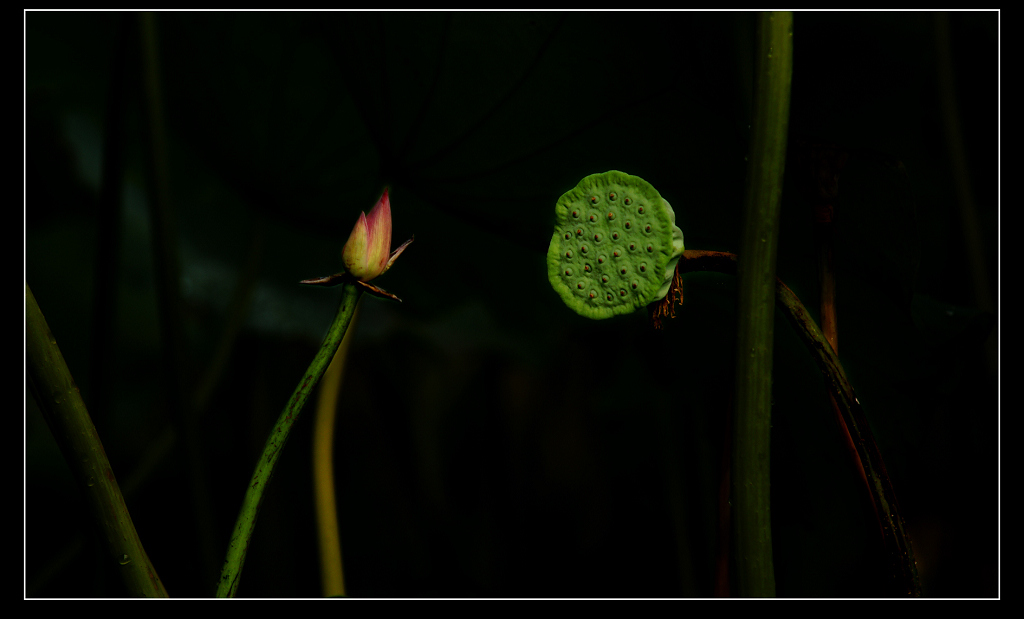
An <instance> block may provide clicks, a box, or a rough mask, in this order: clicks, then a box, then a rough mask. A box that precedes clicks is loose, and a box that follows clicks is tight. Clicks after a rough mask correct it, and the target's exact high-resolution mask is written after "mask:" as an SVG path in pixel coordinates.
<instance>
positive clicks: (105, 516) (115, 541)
mask: <svg viewBox="0 0 1024 619" xmlns="http://www.w3.org/2000/svg"><path fill="white" fill-rule="evenodd" d="M25 366H26V367H25V370H26V372H25V373H26V376H27V379H28V386H29V389H30V391H31V392H32V395H33V397H34V398H35V400H36V402H37V403H38V404H39V409H40V410H41V411H42V413H43V417H44V418H45V419H46V424H47V425H48V426H49V427H50V432H51V433H52V434H53V438H54V439H56V441H57V444H58V445H59V446H60V450H61V453H63V454H64V459H65V460H66V461H67V463H68V466H69V467H70V468H71V472H72V474H73V475H74V477H75V482H76V484H77V485H78V487H79V488H81V490H82V492H83V493H84V494H85V498H86V503H88V506H89V511H90V512H91V513H92V516H93V520H94V521H95V522H96V524H97V525H98V527H99V529H100V538H101V539H102V540H103V542H104V545H105V547H106V551H107V557H108V558H109V560H110V562H111V564H116V565H117V566H119V567H118V570H117V571H118V573H119V574H120V576H121V581H122V582H123V583H124V586H125V588H126V589H127V590H128V591H129V593H131V594H132V595H135V596H139V597H167V591H166V590H165V589H164V585H163V583H162V582H160V577H159V576H157V573H156V569H154V568H153V564H152V563H150V561H149V556H148V555H147V554H146V551H145V549H143V547H142V541H141V540H139V534H138V532H137V531H136V530H135V525H134V524H133V523H132V517H131V515H130V514H129V513H128V507H127V506H126V505H125V502H124V496H122V494H121V489H120V487H118V485H117V480H116V479H115V478H114V472H113V471H112V470H111V468H110V461H109V460H107V454H106V452H105V451H104V450H103V443H102V442H100V437H99V435H98V434H97V433H96V427H95V426H94V425H93V423H92V419H91V418H90V417H89V411H87V410H86V408H85V402H83V401H82V395H81V394H80V393H79V392H78V386H77V385H75V379H74V378H72V376H71V372H70V371H69V370H68V366H67V363H65V362H64V356H63V355H62V354H61V352H60V348H58V347H57V340H56V339H54V337H53V333H51V332H50V327H49V325H47V324H46V318H45V317H44V316H43V312H42V310H40V309H39V304H38V303H36V298H35V296H34V295H33V294H32V290H31V289H30V288H29V286H28V284H27V283H26V284H25Z"/></svg>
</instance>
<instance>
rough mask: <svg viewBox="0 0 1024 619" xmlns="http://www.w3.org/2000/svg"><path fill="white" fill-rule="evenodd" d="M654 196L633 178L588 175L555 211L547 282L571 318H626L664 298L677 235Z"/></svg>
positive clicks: (677, 251)
mask: <svg viewBox="0 0 1024 619" xmlns="http://www.w3.org/2000/svg"><path fill="white" fill-rule="evenodd" d="M675 224H676V214H675V213H674V212H673V211H672V207H671V206H670V205H669V203H668V202H666V201H665V199H664V198H662V197H661V194H659V193H658V191H657V190H656V189H655V188H654V187H652V186H651V185H650V184H649V183H648V182H647V181H645V180H644V179H642V178H640V177H639V176H630V175H629V174H626V173H624V172H619V171H617V170H611V171H608V172H605V173H604V174H591V175H590V176H588V177H586V178H584V179H583V180H581V181H580V183H579V185H576V187H575V188H574V189H571V190H569V191H567V192H566V193H565V194H564V195H563V196H562V197H561V198H559V199H558V203H557V204H556V205H555V231H554V234H553V235H552V236H551V244H550V245H549V246H548V279H549V280H551V285H552V287H554V289H555V292H557V293H558V294H559V296H561V297H562V300H563V301H565V304H566V305H568V306H569V307H570V308H572V309H573V310H574V311H575V312H576V313H577V314H580V315H582V316H586V317H587V318H593V319H601V318H610V317H612V316H614V315H616V314H629V313H630V312H633V311H635V310H636V309H638V308H641V307H644V306H646V305H648V304H650V303H653V302H655V301H658V300H660V299H663V298H664V297H665V295H666V294H668V290H669V287H670V286H671V284H672V277H673V275H674V274H675V269H676V264H677V263H678V262H679V257H680V256H682V255H683V231H682V230H680V229H679V227H678V226H676V225H675Z"/></svg>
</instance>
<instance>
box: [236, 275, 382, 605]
mask: <svg viewBox="0 0 1024 619" xmlns="http://www.w3.org/2000/svg"><path fill="white" fill-rule="evenodd" d="M361 294H362V289H361V288H359V287H358V286H357V285H355V284H352V283H349V282H346V283H344V284H342V287H341V304H340V305H339V306H338V314H337V315H336V316H335V317H334V322H333V323H332V324H331V328H330V330H328V332H327V336H326V337H325V338H324V342H323V344H321V345H320V350H319V351H318V352H317V353H316V357H314V359H313V362H312V363H310V364H309V367H308V368H307V369H306V373H305V374H303V376H302V380H300V381H299V384H298V386H297V387H295V391H294V392H293V393H292V397H290V398H288V403H287V404H286V405H285V407H284V410H283V411H281V416H280V417H278V419H277V423H276V424H274V428H273V429H272V430H271V431H270V437H269V438H268V439H267V444H266V446H265V447H264V448H263V454H262V455H261V456H260V459H259V462H257V463H256V470H255V471H254V472H253V474H252V480H250V481H249V485H248V487H247V488H246V490H245V498H244V499H243V500H242V509H241V511H240V512H239V514H238V520H237V521H236V522H235V531H234V533H232V534H231V541H230V542H229V543H228V552H227V556H226V557H225V559H224V567H223V569H222V570H221V575H220V581H218V583H217V597H234V596H235V593H236V592H237V591H238V583H239V579H240V577H241V574H242V565H243V564H244V563H245V553H246V552H247V551H248V550H249V540H250V539H251V538H252V532H253V530H254V529H255V528H256V517H257V516H258V515H259V511H260V503H261V502H262V499H263V492H264V491H265V490H266V488H267V484H268V483H269V482H270V478H271V476H272V475H273V472H274V466H275V465H276V464H277V460H278V458H279V457H280V456H281V450H282V449H283V448H284V445H285V442H286V441H287V440H288V434H289V432H291V429H292V426H293V425H294V424H295V420H296V419H298V417H299V413H301V412H302V407H303V406H304V405H305V404H306V400H307V399H309V395H310V394H311V393H312V392H313V389H315V388H316V385H317V383H318V382H319V381H320V378H321V377H322V376H323V375H324V372H326V371H327V367H328V366H329V365H330V363H331V359H333V358H334V353H335V352H337V350H338V346H339V345H340V344H341V341H342V339H343V338H344V337H345V331H346V330H348V325H349V323H350V322H351V321H352V314H353V313H354V312H355V309H356V304H357V303H358V301H359V297H360V295H361Z"/></svg>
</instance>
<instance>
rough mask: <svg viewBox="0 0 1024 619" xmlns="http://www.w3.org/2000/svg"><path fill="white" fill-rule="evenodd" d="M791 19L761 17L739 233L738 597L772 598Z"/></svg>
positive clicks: (786, 16) (735, 496) (770, 15)
mask: <svg viewBox="0 0 1024 619" xmlns="http://www.w3.org/2000/svg"><path fill="white" fill-rule="evenodd" d="M792 26H793V15H792V14H791V13H785V12H782V13H760V14H758V17H757V41H756V44H755V47H754V53H755V73H754V117H753V122H752V123H751V124H752V134H751V144H750V168H749V177H748V182H747V194H746V205H745V209H744V225H743V229H742V232H741V240H740V251H739V259H738V263H737V275H738V279H739V281H738V296H739V299H738V311H737V313H738V325H737V333H736V340H737V341H736V400H735V402H736V408H735V413H734V423H733V439H734V440H733V470H732V484H733V498H732V500H733V509H732V513H733V516H734V521H733V522H734V524H733V526H734V527H735V529H734V530H735V548H736V559H737V561H736V573H737V584H738V587H739V594H740V595H741V596H747V597H771V596H774V595H775V570H774V568H773V565H772V527H771V487H770V461H771V457H770V454H771V397H772V392H771V387H772V346H773V337H774V333H773V324H774V318H775V259H776V254H777V249H778V231H779V230H778V228H779V204H780V202H781V197H782V177H783V171H784V169H785V159H786V138H787V129H788V124H789V95H790V81H791V78H792V72H793V39H792Z"/></svg>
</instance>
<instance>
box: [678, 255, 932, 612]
mask: <svg viewBox="0 0 1024 619" xmlns="http://www.w3.org/2000/svg"><path fill="white" fill-rule="evenodd" d="M676 268H677V270H678V271H679V272H680V273H691V272H694V271H714V272H718V273H726V274H729V275H734V274H735V273H736V254H730V253H727V252H721V251H703V250H693V249H688V250H686V251H685V252H683V257H682V259H680V260H679V265H678V266H677V267H676ZM775 303H776V305H777V306H778V308H779V309H780V310H781V311H782V312H783V315H784V316H785V317H786V320H788V321H789V323H790V324H791V325H793V328H794V329H795V330H796V333H797V335H798V336H799V337H800V339H801V341H803V343H804V346H805V347H806V348H807V350H808V351H809V352H810V353H811V356H812V357H813V359H814V362H815V363H816V364H817V365H818V368H819V369H820V370H821V374H822V377H823V378H824V379H825V386H826V387H827V388H828V392H829V395H830V396H831V397H832V401H833V402H835V403H836V405H837V407H838V409H839V415H840V418H839V419H838V421H840V422H841V423H842V426H843V429H844V430H845V433H846V434H848V436H849V441H850V447H851V456H852V457H853V458H854V465H855V466H856V467H857V469H858V471H859V472H860V475H861V477H862V478H863V479H864V480H865V483H866V484H867V487H868V491H869V492H870V493H871V503H872V507H873V508H874V510H875V517H876V519H877V521H878V525H879V528H880V529H881V535H882V544H883V546H884V548H885V551H886V555H887V561H888V570H889V573H888V578H889V581H890V584H891V585H892V591H893V595H909V596H920V595H921V581H920V577H919V576H918V572H917V562H916V560H915V559H914V549H913V546H912V545H911V542H910V535H909V534H908V533H907V530H906V524H904V522H903V516H902V515H901V514H900V507H899V502H897V500H896V491H895V489H894V488H893V485H892V481H891V480H890V479H889V473H888V472H887V471H886V470H885V462H884V461H883V460H882V452H881V451H880V450H879V449H878V444H877V443H876V442H875V437H874V435H873V434H872V432H871V426H870V425H869V424H868V421H867V418H866V417H865V416H864V411H863V409H862V408H861V404H860V400H858V399H857V395H856V393H855V392H854V390H853V385H851V384H850V381H849V379H847V377H846V372H845V371H843V365H842V363H840V362H839V356H838V355H837V354H836V352H835V350H833V348H832V346H831V345H830V344H829V342H828V340H827V339H826V338H825V335H824V334H823V333H822V331H821V329H819V328H818V325H817V324H816V323H815V322H814V319H813V318H812V317H811V315H810V313H809V312H808V311H807V308H806V307H804V304H803V303H802V302H801V301H800V299H799V298H798V297H797V296H796V294H794V293H793V291H792V290H790V289H789V287H788V286H786V284H784V283H782V280H780V279H778V278H776V280H775Z"/></svg>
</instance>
